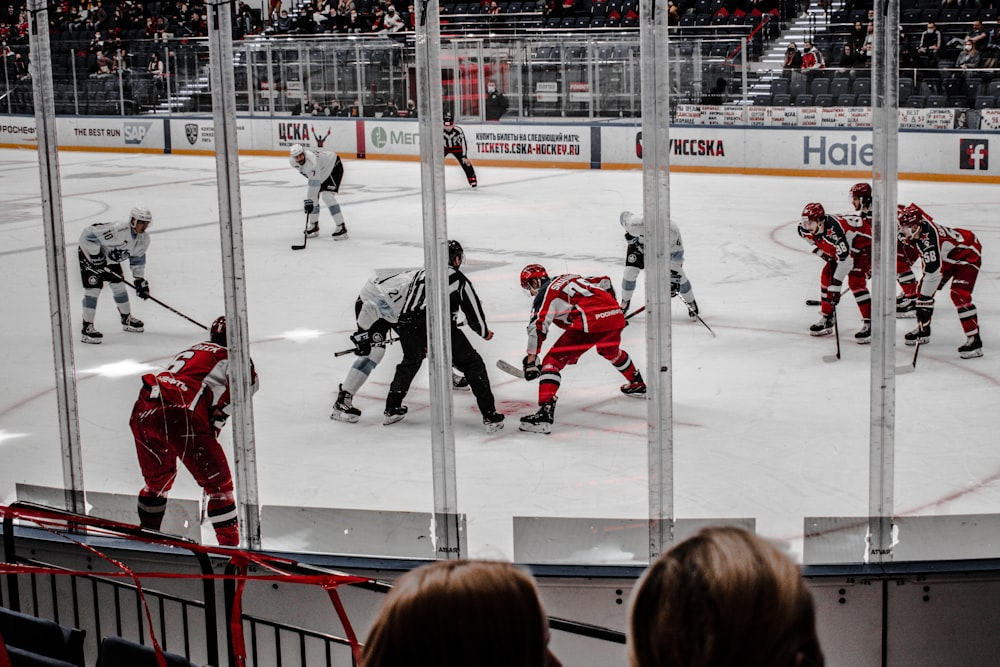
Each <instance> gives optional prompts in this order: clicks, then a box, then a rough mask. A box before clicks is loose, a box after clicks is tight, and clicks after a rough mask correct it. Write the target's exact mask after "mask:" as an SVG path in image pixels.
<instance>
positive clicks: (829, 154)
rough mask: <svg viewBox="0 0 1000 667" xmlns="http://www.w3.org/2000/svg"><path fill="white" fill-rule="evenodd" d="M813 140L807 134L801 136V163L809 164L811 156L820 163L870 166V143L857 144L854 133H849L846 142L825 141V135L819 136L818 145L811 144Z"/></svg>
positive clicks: (813, 138)
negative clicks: (848, 138) (849, 136)
mask: <svg viewBox="0 0 1000 667" xmlns="http://www.w3.org/2000/svg"><path fill="white" fill-rule="evenodd" d="M814 141H816V138H815V137H811V136H809V135H806V136H805V137H803V138H802V142H803V144H802V148H803V155H802V163H803V164H806V165H808V164H811V158H812V157H816V158H818V160H817V161H818V163H819V164H820V165H825V164H832V165H836V166H851V167H856V166H858V165H863V166H865V167H870V166H872V160H873V157H872V145H871V144H859V143H858V138H857V137H856V136H854V135H851V140H850V142H848V143H841V142H830V143H827V140H826V137H819V143H818V145H816V146H813V143H812V142H814Z"/></svg>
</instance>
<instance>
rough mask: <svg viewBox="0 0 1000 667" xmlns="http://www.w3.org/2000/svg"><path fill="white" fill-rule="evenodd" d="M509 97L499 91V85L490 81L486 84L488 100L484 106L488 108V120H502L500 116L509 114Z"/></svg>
mask: <svg viewBox="0 0 1000 667" xmlns="http://www.w3.org/2000/svg"><path fill="white" fill-rule="evenodd" d="M508 105H509V103H508V102H507V96H506V95H504V94H503V93H501V92H500V91H499V90H497V84H496V82H495V81H490V82H489V83H487V84H486V99H485V100H484V106H485V107H486V120H500V116H502V115H504V114H505V113H507V106H508Z"/></svg>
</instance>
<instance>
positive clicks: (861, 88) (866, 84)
mask: <svg viewBox="0 0 1000 667" xmlns="http://www.w3.org/2000/svg"><path fill="white" fill-rule="evenodd" d="M851 92H852V93H854V94H855V95H863V94H870V93H871V92H872V80H871V79H870V78H868V77H861V76H859V77H858V78H857V79H855V80H854V83H853V84H852V85H851Z"/></svg>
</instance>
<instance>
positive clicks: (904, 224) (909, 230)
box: [899, 204, 926, 238]
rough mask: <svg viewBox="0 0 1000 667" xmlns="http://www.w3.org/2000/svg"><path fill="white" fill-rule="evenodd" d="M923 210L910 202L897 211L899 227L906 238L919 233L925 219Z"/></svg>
mask: <svg viewBox="0 0 1000 667" xmlns="http://www.w3.org/2000/svg"><path fill="white" fill-rule="evenodd" d="M925 219H926V218H925V216H924V212H923V210H922V209H921V208H920V207H919V206H917V205H916V204H910V205H909V206H907V207H906V208H903V209H900V211H899V227H900V229H901V230H902V232H903V236H905V237H906V238H913V237H915V236H916V235H917V234H918V233H920V228H921V227H922V226H923V223H924V220H925Z"/></svg>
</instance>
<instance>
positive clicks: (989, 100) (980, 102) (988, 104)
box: [976, 95, 997, 109]
mask: <svg viewBox="0 0 1000 667" xmlns="http://www.w3.org/2000/svg"><path fill="white" fill-rule="evenodd" d="M996 106H997V100H996V98H995V97H992V96H990V95H980V96H979V97H977V98H976V108H977V109H994V108H996Z"/></svg>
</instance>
